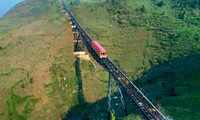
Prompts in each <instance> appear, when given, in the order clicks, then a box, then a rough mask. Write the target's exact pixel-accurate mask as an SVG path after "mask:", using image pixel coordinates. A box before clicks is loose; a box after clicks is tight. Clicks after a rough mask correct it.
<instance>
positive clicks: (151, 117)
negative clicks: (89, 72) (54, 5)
mask: <svg viewBox="0 0 200 120" xmlns="http://www.w3.org/2000/svg"><path fill="white" fill-rule="evenodd" d="M62 3H63V6H64V10H65V11H66V13H67V14H68V16H69V18H70V19H71V22H72V24H73V25H75V27H76V29H77V30H78V32H79V34H80V35H81V37H82V40H83V42H84V44H85V46H86V47H87V49H88V51H89V53H90V54H91V55H92V56H93V57H94V59H95V60H96V61H97V62H98V63H100V64H101V65H102V66H103V67H104V68H105V69H107V71H109V72H110V74H111V75H112V76H113V78H114V79H115V80H117V81H118V83H119V84H120V86H121V87H122V88H123V90H124V91H125V92H126V94H127V95H128V97H129V99H131V101H132V102H133V103H134V104H136V105H137V107H138V109H139V110H140V111H141V112H142V114H143V115H144V116H145V118H146V119H148V120H168V118H167V117H166V116H165V115H164V114H163V113H162V112H161V111H160V110H159V109H157V108H156V107H155V105H154V104H153V103H152V102H151V101H150V100H149V99H148V98H147V97H146V96H145V95H144V94H143V93H142V91H141V90H140V89H139V88H138V87H137V86H136V85H134V84H133V83H132V82H131V81H130V80H129V79H128V77H127V76H126V75H125V73H124V72H123V71H122V70H121V69H120V68H119V67H118V66H117V65H115V64H114V63H113V62H112V60H111V59H110V58H108V57H107V58H104V59H100V58H99V56H98V55H97V54H96V53H95V51H94V50H93V48H92V47H91V45H90V43H91V41H92V39H91V37H90V36H89V35H88V34H87V33H86V32H85V30H84V29H83V28H82V27H81V26H80V25H79V23H78V22H77V21H76V19H75V18H74V17H73V15H72V14H71V12H70V10H69V9H68V8H67V6H66V4H65V3H64V1H63V0H62Z"/></svg>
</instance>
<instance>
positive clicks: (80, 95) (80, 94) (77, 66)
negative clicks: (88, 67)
mask: <svg viewBox="0 0 200 120" xmlns="http://www.w3.org/2000/svg"><path fill="white" fill-rule="evenodd" d="M75 71H76V78H77V81H78V102H79V105H83V104H84V103H85V101H86V100H85V96H84V94H83V84H82V76H81V69H80V59H79V58H78V57H76V61H75Z"/></svg>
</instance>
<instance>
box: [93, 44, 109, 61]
mask: <svg viewBox="0 0 200 120" xmlns="http://www.w3.org/2000/svg"><path fill="white" fill-rule="evenodd" d="M91 45H92V48H93V49H94V51H95V52H96V53H97V55H98V56H99V57H100V58H101V59H102V58H107V57H108V54H107V52H106V50H105V49H104V48H103V47H102V46H101V45H100V44H99V43H98V42H97V41H95V40H92V41H91Z"/></svg>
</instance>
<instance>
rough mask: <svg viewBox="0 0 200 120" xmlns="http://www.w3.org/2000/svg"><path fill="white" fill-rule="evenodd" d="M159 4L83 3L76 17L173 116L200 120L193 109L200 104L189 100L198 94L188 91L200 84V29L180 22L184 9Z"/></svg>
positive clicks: (117, 61) (143, 2) (155, 2)
mask: <svg viewBox="0 0 200 120" xmlns="http://www.w3.org/2000/svg"><path fill="white" fill-rule="evenodd" d="M159 2H160V1H154V2H152V1H147V0H142V1H133V0H125V1H116V2H114V3H112V1H110V2H106V3H104V4H94V5H87V4H81V5H80V6H79V7H77V8H76V9H75V10H74V11H73V14H74V15H75V17H76V18H77V19H78V21H79V22H80V24H81V25H82V26H83V27H84V28H85V29H86V31H87V32H88V33H89V34H90V35H91V37H92V38H93V39H95V40H97V41H99V42H100V43H101V44H102V45H103V46H104V47H105V48H106V50H107V51H108V53H109V57H111V58H112V59H113V60H114V61H115V63H117V64H118V65H119V66H120V67H121V68H122V69H124V71H125V72H126V73H127V75H128V76H129V77H130V78H132V79H139V80H138V81H139V83H140V85H142V86H143V87H144V89H145V90H146V91H148V93H149V94H151V95H152V96H153V97H154V99H156V100H157V101H159V102H160V103H161V104H163V106H164V107H166V112H167V113H168V114H169V115H170V116H172V117H173V118H177V119H198V118H199V117H198V114H199V111H198V110H197V109H196V108H194V106H199V104H198V102H194V103H193V102H192V101H193V100H190V101H189V100H188V99H189V96H192V98H194V99H198V97H197V95H198V93H199V91H198V89H197V90H194V91H191V92H189V91H190V90H188V89H193V88H198V86H199V85H198V84H196V81H198V79H199V72H198V71H199V67H198V66H199V62H197V61H198V57H194V56H198V54H199V52H200V51H199V50H200V46H199V45H200V39H199V38H200V37H199V34H198V33H199V25H198V24H196V23H195V24H194V23H192V22H188V21H187V20H182V19H180V18H179V17H178V14H177V13H178V12H180V11H179V10H180V9H172V7H173V4H172V3H171V2H170V1H167V0H164V5H162V6H159V4H158V3H159ZM83 10H84V11H87V12H82V11H83ZM197 11H198V10H197ZM187 13H188V15H190V14H189V12H187ZM188 17H189V16H188ZM190 17H191V16H190ZM188 20H189V19H188ZM169 21H170V22H169ZM198 22H199V21H198ZM186 56H187V57H186ZM196 59H197V60H196ZM175 61H176V62H175ZM186 63H187V64H188V67H189V66H190V69H189V71H190V72H186V71H187V70H188V67H185V65H186ZM171 64H172V65H171ZM154 66H157V67H158V68H159V69H158V68H157V69H155V68H154ZM169 66H171V67H170V68H168V67H169ZM194 66H196V67H194ZM175 68H176V69H175ZM166 69H167V70H166ZM173 69H174V70H173ZM154 70H155V71H154ZM162 70H166V71H164V72H163V71H162ZM151 71H154V72H153V73H152V72H151ZM186 73H187V74H186ZM143 75H148V77H150V76H149V75H152V76H153V78H152V79H151V77H150V78H149V79H151V80H149V81H148V80H146V79H147V78H148V77H147V78H146V79H144V78H143V77H142V76H143ZM163 81H164V82H163ZM181 83H183V84H181ZM187 84H188V85H187ZM190 85H191V86H190ZM173 91H175V93H173ZM170 92H172V94H171V93H170ZM176 92H178V93H179V94H178V95H177V97H172V96H173V94H177V93H176ZM183 93H184V95H182V94H183ZM185 94H186V95H185ZM188 95H189V96H188ZM182 98H184V99H182ZM187 98H188V99H187ZM174 101H179V102H184V103H185V104H186V103H188V104H189V103H191V104H190V106H189V108H187V109H185V106H184V104H176V102H174ZM194 101H196V100H194ZM171 104H173V105H174V104H176V106H177V107H173V106H172V105H171ZM179 110H180V111H181V112H180V111H179ZM187 111H190V113H188V114H187V115H186V114H185V115H186V116H187V117H185V115H183V114H184V112H187ZM191 113H194V114H195V115H196V116H192V115H190V114H191Z"/></svg>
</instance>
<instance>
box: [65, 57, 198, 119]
mask: <svg viewBox="0 0 200 120" xmlns="http://www.w3.org/2000/svg"><path fill="white" fill-rule="evenodd" d="M77 73H80V72H79V71H77ZM80 75H81V74H78V75H77V76H80ZM135 84H136V85H138V86H142V89H143V90H145V93H146V92H147V93H149V94H150V95H151V96H152V97H153V98H155V99H156V101H160V103H161V105H163V107H169V106H172V105H175V106H178V107H182V106H181V102H184V104H187V103H188V99H185V100H186V101H180V104H176V102H178V101H176V102H174V101H173V100H172V101H171V102H170V100H165V99H168V98H170V97H176V96H181V95H182V94H185V93H187V94H190V93H191V94H192V92H196V91H197V90H199V91H200V54H195V55H189V56H185V57H179V58H176V59H174V60H172V61H170V62H165V63H162V64H159V65H156V66H153V67H152V68H151V69H150V70H149V71H147V72H146V74H145V75H143V76H142V77H141V78H139V79H138V80H137V81H135ZM79 85H80V86H79V87H80V89H82V87H81V86H82V85H81V83H80V84H79ZM82 96H84V95H83V93H82V92H81V93H80V96H79V105H76V106H74V107H72V108H71V109H70V110H69V111H68V113H67V114H66V116H65V117H64V118H63V120H78V119H82V120H89V119H94V118H95V119H107V107H108V105H107V102H108V99H107V97H106V98H103V99H100V100H98V101H96V102H95V103H86V102H85V98H83V97H82ZM82 101H84V102H82ZM166 101H167V102H166ZM125 102H126V104H127V106H130V103H128V102H127V101H125ZM194 104H195V103H194ZM189 106H190V105H189ZM198 106H200V105H198ZM132 111H134V110H133V109H131V110H129V111H128V113H129V114H130V113H132ZM137 113H138V112H137ZM166 113H170V111H169V112H168V111H167V112H166ZM175 114H176V113H175ZM183 114H184V113H183ZM172 117H173V116H172Z"/></svg>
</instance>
